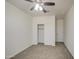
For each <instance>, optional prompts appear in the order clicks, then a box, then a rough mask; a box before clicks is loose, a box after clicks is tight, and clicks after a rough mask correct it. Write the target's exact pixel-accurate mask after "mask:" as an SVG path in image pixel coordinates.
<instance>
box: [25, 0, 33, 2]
mask: <svg viewBox="0 0 79 59" xmlns="http://www.w3.org/2000/svg"><path fill="white" fill-rule="evenodd" d="M25 1H28V2H34V1H32V0H25Z"/></svg>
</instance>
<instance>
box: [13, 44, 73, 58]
mask: <svg viewBox="0 0 79 59" xmlns="http://www.w3.org/2000/svg"><path fill="white" fill-rule="evenodd" d="M12 59H73V58H72V56H71V54H70V53H69V52H68V50H67V49H66V48H65V46H64V44H63V43H56V47H52V46H45V45H42V44H38V45H33V46H31V47H29V48H28V49H26V50H25V51H23V52H21V53H19V54H18V55H16V56H15V57H14V58H12Z"/></svg>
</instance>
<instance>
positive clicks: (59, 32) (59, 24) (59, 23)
mask: <svg viewBox="0 0 79 59" xmlns="http://www.w3.org/2000/svg"><path fill="white" fill-rule="evenodd" d="M63 27H64V20H63V19H56V42H64V39H63V36H64V28H63Z"/></svg>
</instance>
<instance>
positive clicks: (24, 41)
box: [5, 2, 32, 59]
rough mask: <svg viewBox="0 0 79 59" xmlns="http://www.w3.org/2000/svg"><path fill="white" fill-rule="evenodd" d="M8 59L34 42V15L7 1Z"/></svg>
mask: <svg viewBox="0 0 79 59" xmlns="http://www.w3.org/2000/svg"><path fill="white" fill-rule="evenodd" d="M5 7H6V10H5V11H6V20H5V26H6V28H5V31H6V33H5V35H6V36H5V44H6V47H5V51H6V59H7V58H9V57H13V56H14V55H16V54H17V53H19V52H21V51H22V50H24V49H25V48H27V47H29V46H30V45H31V44H32V43H31V41H32V17H31V16H29V15H28V14H25V13H24V12H22V11H21V10H19V9H18V8H16V7H15V6H13V5H11V4H10V3H8V2H6V5H5Z"/></svg>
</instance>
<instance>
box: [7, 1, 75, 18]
mask: <svg viewBox="0 0 79 59" xmlns="http://www.w3.org/2000/svg"><path fill="white" fill-rule="evenodd" d="M6 1H8V2H10V3H11V4H13V5H15V6H16V7H17V8H19V9H21V10H23V11H24V12H26V13H27V12H28V13H30V14H31V15H32V16H41V15H55V16H56V18H63V17H64V15H65V14H66V13H67V11H68V10H69V8H70V7H71V5H72V4H73V2H74V0H42V1H43V2H45V1H47V2H49V1H50V2H55V6H44V7H45V9H46V10H48V12H47V13H43V12H35V11H30V8H31V7H32V6H33V5H34V4H33V3H30V2H27V1H25V0H6Z"/></svg>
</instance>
